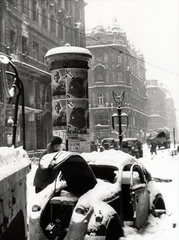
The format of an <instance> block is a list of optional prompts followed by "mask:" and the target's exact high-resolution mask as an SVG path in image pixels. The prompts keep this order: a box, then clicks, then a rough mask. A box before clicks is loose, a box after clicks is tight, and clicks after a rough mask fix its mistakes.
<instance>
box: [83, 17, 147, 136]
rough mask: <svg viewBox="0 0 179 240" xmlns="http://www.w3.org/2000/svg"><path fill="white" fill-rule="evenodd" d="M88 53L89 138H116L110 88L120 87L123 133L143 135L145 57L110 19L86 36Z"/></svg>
mask: <svg viewBox="0 0 179 240" xmlns="http://www.w3.org/2000/svg"><path fill="white" fill-rule="evenodd" d="M86 45H87V48H88V49H89V50H90V52H91V53H92V56H93V57H92V61H91V65H90V70H89V79H90V81H89V101H90V132H91V140H92V141H95V139H96V138H97V137H98V138H100V140H101V139H103V138H105V137H112V138H118V136H117V134H116V132H115V131H113V129H112V127H111V126H112V123H111V117H112V115H113V114H114V113H115V112H116V107H117V106H116V104H115V101H114V99H113V92H114V93H115V94H117V95H119V94H120V93H121V92H122V91H124V100H123V102H122V112H123V113H126V114H127V115H128V121H129V127H128V130H127V132H126V133H125V137H140V138H142V139H144V138H145V134H146V132H147V118H148V115H147V111H146V102H147V99H148V97H147V95H146V77H145V71H146V70H145V60H144V57H143V55H142V54H141V53H140V52H138V51H136V50H135V48H134V47H133V46H131V45H130V43H129V42H128V40H127V37H126V34H125V33H124V32H123V30H122V29H121V28H120V26H119V24H118V23H117V22H116V21H114V24H113V25H112V27H111V28H108V29H104V28H103V26H97V27H96V28H94V29H93V30H92V31H91V32H90V33H88V35H87V38H86Z"/></svg>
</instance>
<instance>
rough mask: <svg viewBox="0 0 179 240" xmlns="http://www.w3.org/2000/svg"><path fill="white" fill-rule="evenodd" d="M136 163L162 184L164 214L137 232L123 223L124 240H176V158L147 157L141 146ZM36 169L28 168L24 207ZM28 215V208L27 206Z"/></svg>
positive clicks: (167, 152) (164, 153)
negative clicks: (138, 160) (139, 162)
mask: <svg viewBox="0 0 179 240" xmlns="http://www.w3.org/2000/svg"><path fill="white" fill-rule="evenodd" d="M140 161H141V162H142V163H143V164H144V165H145V166H146V168H147V169H148V170H149V172H151V174H152V176H153V177H155V178H161V179H162V180H163V181H160V182H157V186H158V188H159V189H160V190H161V192H162V194H163V196H164V200H165V204H166V210H167V214H166V215H162V217H161V218H154V217H153V216H152V215H150V216H149V219H148V221H147V223H146V225H145V227H143V228H142V229H140V230H137V229H134V228H133V227H132V226H130V224H131V222H130V223H129V222H125V227H124V232H125V239H126V240H140V239H145V240H151V239H153V240H155V239H156V240H160V239H162V240H170V239H172V240H178V236H179V205H178V199H179V187H178V186H179V176H178V170H179V154H177V155H174V156H172V150H171V149H161V150H158V151H157V155H151V154H150V149H149V148H148V147H147V145H144V157H143V158H141V159H140ZM36 167H37V165H34V164H33V165H32V170H31V172H30V173H29V174H28V177H27V181H28V204H29V203H30V202H31V201H32V199H34V194H35V193H34V187H33V186H32V182H33V177H34V173H35V170H36ZM28 211H29V205H28Z"/></svg>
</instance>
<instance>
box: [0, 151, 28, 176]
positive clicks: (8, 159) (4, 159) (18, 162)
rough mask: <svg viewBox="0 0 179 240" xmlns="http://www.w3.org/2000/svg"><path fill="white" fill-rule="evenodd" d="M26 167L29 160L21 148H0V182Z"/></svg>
mask: <svg viewBox="0 0 179 240" xmlns="http://www.w3.org/2000/svg"><path fill="white" fill-rule="evenodd" d="M28 165H30V159H29V157H28V155H27V152H26V151H25V150H24V149H23V148H22V147H18V148H14V147H0V169H1V171H0V180H2V179H4V178H6V177H8V176H9V175H11V174H13V173H14V172H17V171H18V170H20V169H22V168H24V167H26V166H28Z"/></svg>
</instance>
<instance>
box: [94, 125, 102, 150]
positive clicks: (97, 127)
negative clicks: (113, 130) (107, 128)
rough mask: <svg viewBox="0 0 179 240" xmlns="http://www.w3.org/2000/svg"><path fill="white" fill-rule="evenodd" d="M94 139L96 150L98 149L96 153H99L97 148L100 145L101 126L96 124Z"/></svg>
mask: <svg viewBox="0 0 179 240" xmlns="http://www.w3.org/2000/svg"><path fill="white" fill-rule="evenodd" d="M95 128H96V138H97V148H98V151H99V146H100V144H101V124H100V123H98V124H97V125H96V126H95Z"/></svg>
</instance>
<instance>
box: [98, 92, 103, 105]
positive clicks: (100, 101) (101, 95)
mask: <svg viewBox="0 0 179 240" xmlns="http://www.w3.org/2000/svg"><path fill="white" fill-rule="evenodd" d="M103 104H104V94H103V93H100V94H99V95H98V105H103Z"/></svg>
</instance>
